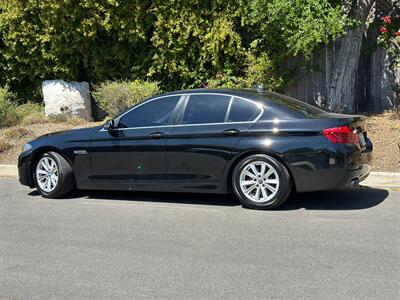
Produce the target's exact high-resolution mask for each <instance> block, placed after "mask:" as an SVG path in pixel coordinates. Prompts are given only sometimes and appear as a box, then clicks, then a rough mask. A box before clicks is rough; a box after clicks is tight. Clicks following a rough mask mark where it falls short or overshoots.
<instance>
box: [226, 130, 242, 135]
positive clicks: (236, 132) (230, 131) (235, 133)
mask: <svg viewBox="0 0 400 300" xmlns="http://www.w3.org/2000/svg"><path fill="white" fill-rule="evenodd" d="M239 133H240V130H239V129H226V130H224V131H222V134H224V135H228V136H234V135H238V134H239Z"/></svg>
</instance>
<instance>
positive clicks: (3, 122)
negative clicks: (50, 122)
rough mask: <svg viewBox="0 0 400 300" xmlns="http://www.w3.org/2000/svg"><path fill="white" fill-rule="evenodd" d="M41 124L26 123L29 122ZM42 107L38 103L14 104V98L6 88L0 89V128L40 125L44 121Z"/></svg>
mask: <svg viewBox="0 0 400 300" xmlns="http://www.w3.org/2000/svg"><path fill="white" fill-rule="evenodd" d="M32 119H35V120H38V119H40V121H41V122H31V121H30V122H27V121H29V120H32ZM45 120H46V119H45V116H44V111H43V106H42V105H40V104H38V103H30V102H28V103H25V104H23V105H17V104H15V97H14V95H13V94H12V93H10V92H9V91H8V89H7V88H0V128H1V127H10V126H15V125H18V124H24V125H28V124H32V123H42V121H45Z"/></svg>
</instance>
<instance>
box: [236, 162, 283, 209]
mask: <svg viewBox="0 0 400 300" xmlns="http://www.w3.org/2000/svg"><path fill="white" fill-rule="evenodd" d="M240 188H241V190H242V192H243V193H244V194H245V195H246V197H247V198H248V199H249V200H251V201H254V202H266V201H269V200H271V199H272V198H273V197H274V196H275V195H276V193H277V192H278V190H279V177H278V172H277V171H276V170H275V168H274V167H273V166H271V165H270V164H269V163H266V162H265V161H253V162H251V163H249V164H248V165H246V166H245V167H244V168H243V170H242V172H241V173H240Z"/></svg>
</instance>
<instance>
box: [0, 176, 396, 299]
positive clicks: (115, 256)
mask: <svg viewBox="0 0 400 300" xmlns="http://www.w3.org/2000/svg"><path fill="white" fill-rule="evenodd" d="M82 298H83V299H154V298H156V299H215V298H224V299H270V298H278V299H289V298H290V299H300V298H305V299H311V298H313V299H345V298H346V299H366V298H367V299H399V298H400V192H395V191H386V190H383V189H361V190H353V191H336V192H324V193H312V194H303V195H299V196H296V197H292V198H291V199H290V200H289V202H288V203H287V204H286V205H285V206H284V207H282V208H281V209H280V210H277V211H255V210H249V209H245V208H243V207H242V206H241V205H240V204H239V203H238V202H237V200H235V199H234V197H233V196H214V195H187V194H186V195H179V194H149V193H140V194H135V193H115V192H114V193H103V192H91V193H80V194H77V195H75V196H74V197H72V198H71V199H65V200H51V199H44V198H42V197H40V196H39V195H37V193H35V192H32V191H31V190H29V189H28V188H26V187H23V186H20V185H19V184H18V183H17V181H15V180H11V179H0V299H82Z"/></svg>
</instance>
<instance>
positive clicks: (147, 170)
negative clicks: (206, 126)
mask: <svg viewBox="0 0 400 300" xmlns="http://www.w3.org/2000/svg"><path fill="white" fill-rule="evenodd" d="M180 99H181V96H163V97H158V98H155V99H151V100H149V101H147V102H145V103H143V104H140V105H138V106H136V107H134V108H133V109H131V110H130V111H128V112H126V113H124V114H122V115H121V116H120V117H118V118H116V119H115V120H114V121H115V123H116V124H117V126H116V128H115V129H111V130H105V129H102V130H100V131H99V132H98V133H97V135H96V136H95V137H94V138H93V140H92V144H91V152H90V159H91V170H92V172H91V179H92V181H94V182H96V183H98V185H99V184H100V185H101V186H102V187H104V188H107V189H113V188H115V189H120V188H121V186H122V187H127V188H128V189H136V190H140V189H141V186H143V185H147V184H152V185H153V186H154V183H155V182H157V181H159V180H163V179H164V178H165V176H166V172H167V171H166V158H165V143H166V139H165V137H166V136H167V135H168V134H169V131H170V129H171V124H170V121H171V118H172V116H173V115H174V114H175V113H176V111H175V110H176V107H177V105H178V103H179V100H180Z"/></svg>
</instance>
